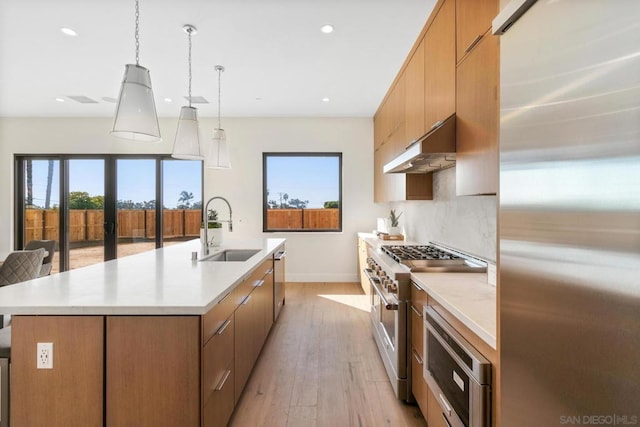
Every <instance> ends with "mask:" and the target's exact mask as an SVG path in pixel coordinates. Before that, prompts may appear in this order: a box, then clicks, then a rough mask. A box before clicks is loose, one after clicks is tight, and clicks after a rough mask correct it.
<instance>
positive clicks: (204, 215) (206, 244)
mask: <svg viewBox="0 0 640 427" xmlns="http://www.w3.org/2000/svg"><path fill="white" fill-rule="evenodd" d="M216 199H220V200H222V201H223V202H225V203H226V204H227V206H228V207H229V220H228V221H218V222H228V223H229V231H233V210H232V209H231V204H230V203H229V201H228V200H227V199H225V198H224V197H221V196H214V197H212V198H210V199H209V200H207V203H205V205H204V210H203V211H202V223H203V224H204V254H205V255H208V254H209V218H208V217H207V212H209V203H211V202H212V201H214V200H216Z"/></svg>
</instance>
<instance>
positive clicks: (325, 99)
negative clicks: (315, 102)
mask: <svg viewBox="0 0 640 427" xmlns="http://www.w3.org/2000/svg"><path fill="white" fill-rule="evenodd" d="M329 101H331V100H330V99H329V98H322V102H329Z"/></svg>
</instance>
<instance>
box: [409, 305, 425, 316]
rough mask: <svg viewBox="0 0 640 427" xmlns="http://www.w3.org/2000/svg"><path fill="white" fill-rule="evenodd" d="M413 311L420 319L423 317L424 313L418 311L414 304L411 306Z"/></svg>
mask: <svg viewBox="0 0 640 427" xmlns="http://www.w3.org/2000/svg"><path fill="white" fill-rule="evenodd" d="M411 310H412V311H413V312H414V313H415V314H417V315H418V317H422V313H420V310H418V309H417V308H416V307H415V306H414V305H413V304H411Z"/></svg>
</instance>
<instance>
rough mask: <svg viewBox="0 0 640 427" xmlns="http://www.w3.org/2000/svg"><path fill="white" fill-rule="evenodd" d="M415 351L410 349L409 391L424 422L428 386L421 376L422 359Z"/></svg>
mask: <svg viewBox="0 0 640 427" xmlns="http://www.w3.org/2000/svg"><path fill="white" fill-rule="evenodd" d="M416 350H417V349H416V348H412V349H411V391H412V392H413V397H415V399H416V402H417V403H418V406H419V407H420V411H421V412H422V416H423V417H424V419H425V420H426V419H427V416H428V414H429V405H428V398H427V393H428V390H429V386H428V385H427V382H426V381H425V380H424V377H423V376H422V365H423V363H424V362H423V361H424V359H423V358H422V357H420V355H419V354H418V352H417V351H416ZM429 426H431V424H429Z"/></svg>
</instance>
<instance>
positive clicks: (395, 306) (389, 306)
mask: <svg viewBox="0 0 640 427" xmlns="http://www.w3.org/2000/svg"><path fill="white" fill-rule="evenodd" d="M362 271H364V274H365V275H366V276H367V278H368V279H369V283H371V286H373V289H375V291H376V293H377V294H378V296H379V297H380V300H381V301H382V304H384V307H385V308H386V309H387V310H398V304H394V303H391V302H389V301H388V300H387V299H386V298H385V296H384V295H383V294H382V291H381V290H380V288H379V287H378V285H377V283H379V282H380V279H378V278H377V277H375V278H374V277H373V276H372V275H371V274H369V271H371V270H369V269H368V268H365V269H364V270H362Z"/></svg>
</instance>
